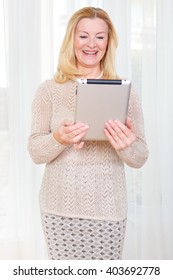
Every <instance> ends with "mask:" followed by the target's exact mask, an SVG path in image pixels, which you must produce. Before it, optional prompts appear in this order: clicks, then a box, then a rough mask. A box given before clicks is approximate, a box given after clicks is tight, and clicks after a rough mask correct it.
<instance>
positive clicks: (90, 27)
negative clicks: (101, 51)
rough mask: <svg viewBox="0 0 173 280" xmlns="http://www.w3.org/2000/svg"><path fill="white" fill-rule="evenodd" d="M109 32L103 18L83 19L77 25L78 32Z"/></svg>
mask: <svg viewBox="0 0 173 280" xmlns="http://www.w3.org/2000/svg"><path fill="white" fill-rule="evenodd" d="M80 31H85V32H91V31H92V32H93V33H94V32H95V33H98V32H108V25H107V23H106V22H105V21H104V20H103V19H101V18H97V17H96V18H83V19H81V20H80V21H79V22H78V23H77V25H76V32H80Z"/></svg>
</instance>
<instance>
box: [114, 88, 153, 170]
mask: <svg viewBox="0 0 173 280" xmlns="http://www.w3.org/2000/svg"><path fill="white" fill-rule="evenodd" d="M128 116H129V117H130V118H131V119H132V122H133V125H134V127H135V133H136V141H135V142H134V143H133V144H131V145H130V146H129V147H127V148H124V149H121V150H119V151H117V153H118V155H119V157H120V158H121V160H122V161H124V162H125V163H126V164H127V165H128V166H130V167H134V168H140V167H142V166H143V165H144V163H145V162H146V160H147V158H148V154H149V153H148V147H147V143H146V140H145V133H144V120H143V112H142V106H141V104H140V100H139V97H138V96H137V94H136V92H135V90H134V88H132V89H131V93H130V100H129V109H128Z"/></svg>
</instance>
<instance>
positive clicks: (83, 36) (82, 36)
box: [79, 35, 88, 39]
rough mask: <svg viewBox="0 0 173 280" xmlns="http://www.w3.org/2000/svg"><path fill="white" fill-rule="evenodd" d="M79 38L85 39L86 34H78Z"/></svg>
mask: <svg viewBox="0 0 173 280" xmlns="http://www.w3.org/2000/svg"><path fill="white" fill-rule="evenodd" d="M79 37H80V38H81V39H87V38H88V37H87V36H86V35H80V36H79Z"/></svg>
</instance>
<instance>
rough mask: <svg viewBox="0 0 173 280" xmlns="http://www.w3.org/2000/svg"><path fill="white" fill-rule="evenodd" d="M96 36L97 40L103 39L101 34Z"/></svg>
mask: <svg viewBox="0 0 173 280" xmlns="http://www.w3.org/2000/svg"><path fill="white" fill-rule="evenodd" d="M96 38H97V39H99V40H103V39H104V37H103V36H97V37H96Z"/></svg>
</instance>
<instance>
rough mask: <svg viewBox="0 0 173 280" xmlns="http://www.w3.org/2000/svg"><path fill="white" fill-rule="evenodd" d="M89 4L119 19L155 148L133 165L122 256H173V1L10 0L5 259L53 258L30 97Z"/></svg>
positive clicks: (123, 52) (122, 53) (123, 59)
mask: <svg viewBox="0 0 173 280" xmlns="http://www.w3.org/2000/svg"><path fill="white" fill-rule="evenodd" d="M1 1H2V0H1ZM87 5H91V6H98V7H101V8H104V9H105V10H106V11H107V12H108V13H109V14H110V16H111V18H112V20H113V22H114V24H115V27H116V29H117V32H118V34H119V49H118V53H117V69H118V73H119V75H121V76H123V77H127V78H129V79H132V81H133V84H134V86H136V88H137V90H138V93H139V95H140V98H141V102H142V105H143V111H144V119H145V128H146V137H147V142H148V146H149V150H150V156H149V159H148V162H147V163H146V165H145V166H144V167H143V168H142V169H140V170H134V169H130V168H126V172H127V188H128V200H129V212H128V226H127V233H126V239H125V248H124V254H123V258H124V259H172V258H173V242H172V236H173V218H172V212H173V206H172V205H173V204H172V201H171V200H172V197H173V190H172V182H173V172H171V171H172V170H171V169H172V168H171V157H172V155H173V148H172V145H171V142H172V139H173V126H172V123H171V120H173V110H172V102H173V97H172V90H173V81H172V79H171V75H172V73H173V71H172V70H173V69H172V68H173V66H172V65H173V39H172V26H173V1H171V0H164V1H162V0H157V1H156V0H145V1H142V0H124V1H121V0H114V1H113V0H105V1H104V0H101V1H92V0H90V1H79V0H69V1H64V0H58V1H57V0H37V1H35V0H30V1H28V0H5V1H4V15H5V39H6V40H5V41H6V45H5V47H6V62H7V87H6V88H5V91H6V93H7V101H8V102H7V104H8V112H7V115H8V127H7V128H6V132H7V137H6V146H5V147H7V148H6V151H5V152H6V155H7V158H6V161H7V162H8V164H6V169H5V172H6V174H7V176H6V177H7V179H8V180H6V181H5V180H3V181H2V182H3V186H2V187H1V186H0V199H1V200H0V201H1V206H0V259H46V258H47V255H46V250H45V243H44V238H43V233H42V229H41V223H40V217H39V207H38V192H39V188H40V184H41V178H42V172H43V167H42V166H36V165H34V164H33V163H32V161H31V159H30V157H29V155H28V152H27V138H28V136H29V133H30V121H31V102H32V99H33V96H34V93H35V90H36V88H37V87H38V85H39V84H40V83H41V82H42V81H43V80H45V79H49V78H51V77H52V76H53V74H54V72H55V70H56V63H57V59H58V51H59V47H60V44H61V41H62V38H63V35H64V31H65V27H66V24H67V21H68V19H69V17H70V15H71V14H72V13H73V12H74V11H75V10H77V9H79V8H81V7H83V6H87ZM0 136H2V132H1V134H0ZM5 152H4V153H5ZM3 160H4V159H3ZM1 165H2V160H1ZM7 172H8V173H7ZM0 174H1V173H0Z"/></svg>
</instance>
